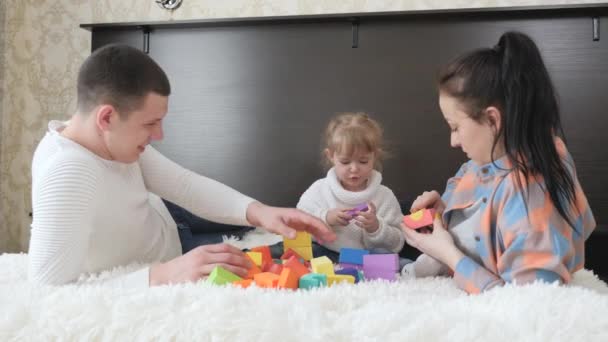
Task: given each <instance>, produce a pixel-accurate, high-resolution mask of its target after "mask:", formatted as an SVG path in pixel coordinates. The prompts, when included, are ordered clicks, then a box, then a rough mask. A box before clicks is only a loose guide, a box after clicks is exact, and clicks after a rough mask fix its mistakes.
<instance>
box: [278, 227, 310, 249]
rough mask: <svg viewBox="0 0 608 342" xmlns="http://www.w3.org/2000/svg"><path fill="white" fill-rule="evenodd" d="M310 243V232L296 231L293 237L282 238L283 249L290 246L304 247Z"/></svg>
mask: <svg viewBox="0 0 608 342" xmlns="http://www.w3.org/2000/svg"><path fill="white" fill-rule="evenodd" d="M311 245H312V237H311V235H310V233H307V232H302V231H298V232H296V237H295V238H294V239H288V238H283V249H284V250H287V249H288V248H292V247H305V246H311Z"/></svg>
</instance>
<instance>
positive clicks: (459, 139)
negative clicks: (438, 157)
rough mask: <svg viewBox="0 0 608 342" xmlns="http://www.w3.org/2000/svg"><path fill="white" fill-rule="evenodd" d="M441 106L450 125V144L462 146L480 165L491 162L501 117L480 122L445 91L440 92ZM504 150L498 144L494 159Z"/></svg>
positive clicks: (493, 109)
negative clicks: (470, 115)
mask: <svg viewBox="0 0 608 342" xmlns="http://www.w3.org/2000/svg"><path fill="white" fill-rule="evenodd" d="M439 107H440V108H441V112H442V113H443V117H444V118H445V121H447V123H448V125H449V126H450V132H451V133H450V144H451V145H452V147H454V148H456V147H460V148H461V149H462V151H463V152H464V153H465V154H466V155H467V157H468V158H469V159H471V160H473V161H474V162H475V163H477V164H478V165H484V164H487V163H490V162H491V161H492V146H493V144H494V139H495V137H496V134H497V132H498V126H497V124H499V123H500V117H494V118H493V119H492V120H490V119H489V118H488V119H484V120H482V122H481V123H479V122H477V121H475V120H473V119H471V117H469V115H468V114H467V113H466V112H464V106H463V105H462V104H461V103H460V101H459V100H458V99H456V98H455V97H453V96H450V95H448V94H445V93H443V92H440V94H439ZM489 110H491V111H497V109H496V108H495V107H489V108H488V109H486V111H489ZM495 114H496V113H494V114H491V115H495ZM484 115H485V114H484ZM488 115H490V114H488ZM498 115H500V114H498ZM503 150H504V149H502V148H501V147H500V146H497V148H496V150H495V151H494V159H497V158H500V157H501V156H502V155H503V154H504V152H502V151H503Z"/></svg>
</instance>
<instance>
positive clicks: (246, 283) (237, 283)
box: [232, 279, 253, 288]
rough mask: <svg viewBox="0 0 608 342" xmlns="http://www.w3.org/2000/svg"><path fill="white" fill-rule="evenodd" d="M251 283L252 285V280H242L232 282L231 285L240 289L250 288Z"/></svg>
mask: <svg viewBox="0 0 608 342" xmlns="http://www.w3.org/2000/svg"><path fill="white" fill-rule="evenodd" d="M252 283H253V279H242V280H237V281H233V282H232V284H233V285H235V286H238V287H242V288H247V287H249V286H251V284H252Z"/></svg>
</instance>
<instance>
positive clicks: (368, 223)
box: [353, 202, 380, 233]
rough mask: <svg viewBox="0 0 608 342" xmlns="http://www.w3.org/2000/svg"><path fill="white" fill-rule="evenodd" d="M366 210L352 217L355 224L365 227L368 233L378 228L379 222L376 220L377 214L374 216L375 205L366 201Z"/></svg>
mask: <svg viewBox="0 0 608 342" xmlns="http://www.w3.org/2000/svg"><path fill="white" fill-rule="evenodd" d="M367 207H368V209H367V211H360V212H359V213H358V214H357V216H354V217H353V219H354V220H355V221H356V223H355V224H356V225H357V226H359V227H361V228H363V229H365V231H366V232H368V233H373V232H375V231H377V230H378V229H379V228H380V222H378V216H376V206H375V205H374V203H372V202H369V203H367Z"/></svg>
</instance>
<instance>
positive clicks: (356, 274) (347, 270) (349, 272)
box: [336, 268, 361, 284]
mask: <svg viewBox="0 0 608 342" xmlns="http://www.w3.org/2000/svg"><path fill="white" fill-rule="evenodd" d="M336 274H345V275H351V276H353V277H355V284H356V283H358V282H359V281H360V280H361V279H359V271H358V270H356V269H354V268H345V269H342V270H337V271H336Z"/></svg>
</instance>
